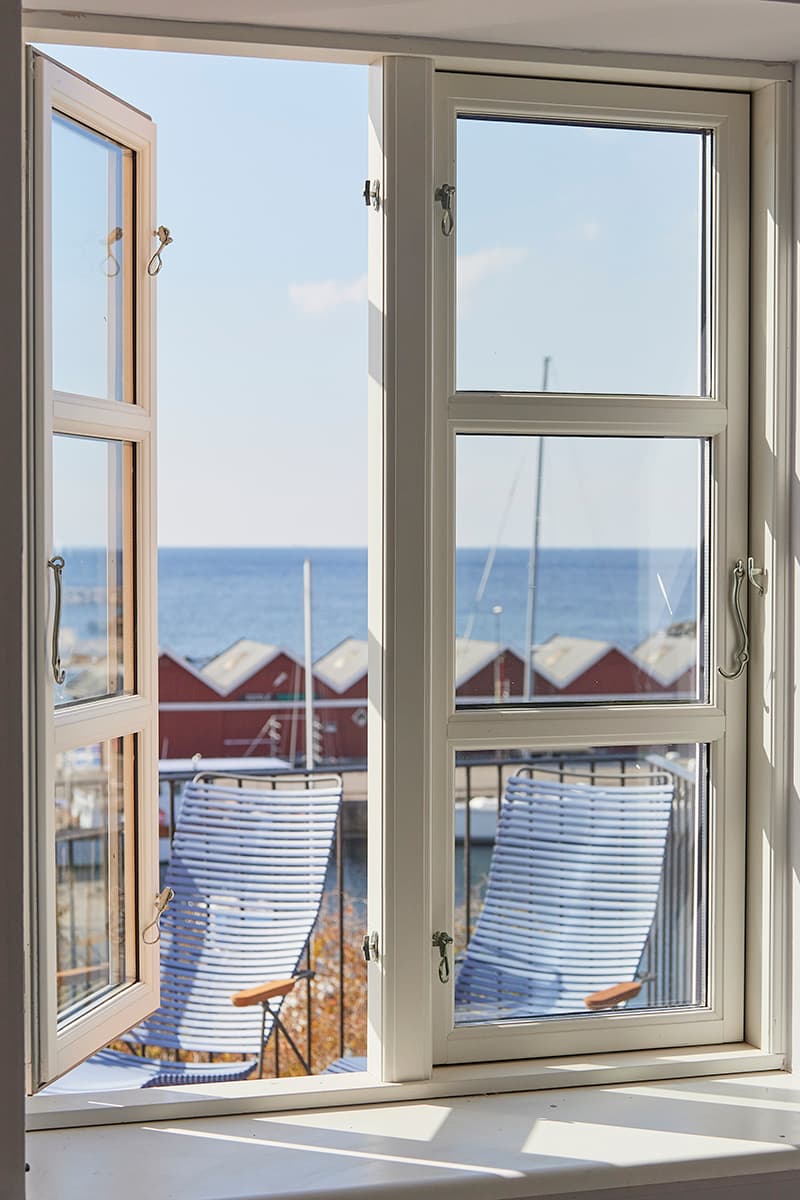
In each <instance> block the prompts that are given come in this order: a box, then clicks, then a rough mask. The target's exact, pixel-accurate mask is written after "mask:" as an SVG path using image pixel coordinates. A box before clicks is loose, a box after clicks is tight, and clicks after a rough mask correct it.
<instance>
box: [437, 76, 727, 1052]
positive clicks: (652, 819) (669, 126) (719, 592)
mask: <svg viewBox="0 0 800 1200" xmlns="http://www.w3.org/2000/svg"><path fill="white" fill-rule="evenodd" d="M436 88H437V100H436V107H437V113H438V119H437V126H436V151H435V153H436V168H435V170H436V185H437V187H438V188H439V189H440V191H439V193H438V194H439V196H440V200H441V209H440V215H441V226H440V228H439V229H438V230H437V235H436V244H435V260H434V275H435V282H434V287H435V301H434V313H435V314H436V316H435V319H434V320H435V323H434V330H435V338H434V341H435V350H434V354H435V383H434V395H433V399H432V410H433V417H432V421H433V461H434V462H438V463H441V464H447V466H446V468H442V469H439V470H437V471H436V472H435V474H434V477H433V483H432V495H433V506H434V522H433V529H434V537H433V543H432V549H431V572H432V580H433V620H432V630H431V644H432V646H433V656H434V658H433V661H434V669H433V680H432V688H433V704H432V710H433V714H434V720H433V729H432V735H431V736H432V747H431V749H432V755H433V761H434V780H435V783H434V787H433V794H432V798H431V804H432V806H433V807H434V808H436V809H439V808H442V807H443V808H444V811H443V812H442V813H441V815H440V816H439V818H438V823H437V834H435V835H434V837H435V841H434V848H433V855H434V861H437V862H439V863H441V864H442V869H441V870H440V871H435V872H434V874H433V887H434V912H435V913H436V916H437V919H436V920H435V921H434V926H435V928H436V929H438V930H445V931H447V932H449V933H450V934H451V935H452V936H454V938H455V943H454V946H453V948H452V949H453V954H454V974H455V983H454V984H452V983H451V982H450V981H449V980H448V982H447V985H445V986H442V984H441V983H440V982H439V981H438V979H437V980H435V981H434V984H433V1005H434V1061H435V1062H440V1063H453V1062H473V1061H476V1060H479V1059H491V1058H496V1059H508V1058H513V1057H518V1056H523V1057H536V1056H543V1055H547V1054H569V1053H578V1052H585V1051H590V1050H594V1051H599V1050H609V1049H631V1048H641V1047H646V1046H658V1045H685V1044H691V1043H698V1042H703V1043H710V1042H713V1041H729V1040H732V1039H738V1038H741V1036H742V1030H743V991H742V960H741V945H742V931H743V920H744V912H743V907H742V904H741V899H740V897H741V880H742V863H743V854H744V819H743V812H744V795H743V788H742V786H741V784H742V780H743V778H744V773H745V758H744V754H743V750H744V744H745V732H746V726H745V718H746V714H745V705H744V689H743V687H742V682H741V679H727V678H726V677H725V676H724V675H723V674H722V672H723V671H730V672H731V673H732V667H731V664H732V663H733V664H734V665H735V650H736V638H737V636H738V634H737V630H736V627H735V624H734V621H733V619H732V614H731V613H730V610H729V590H730V589H729V582H730V578H731V575H730V572H731V568H732V566H733V564H734V563H735V562H736V561H737V560H738V559H740V558H742V557H743V555H744V547H745V545H746V542H747V528H746V517H747V514H746V508H745V505H744V504H743V496H742V493H741V490H740V489H739V488H738V487H737V486H736V484H737V481H738V480H740V479H743V478H746V474H747V463H746V451H745V431H746V421H747V417H746V408H747V398H748V397H747V369H748V366H747V354H746V350H745V347H746V341H747V306H746V297H745V294H744V289H745V287H746V279H747V255H746V246H745V244H744V242H743V241H741V240H734V231H735V230H737V229H740V228H744V227H746V224H747V203H748V201H747V174H746V170H745V169H744V168H745V165H746V155H747V138H748V133H747V128H748V111H747V100H746V99H744V98H742V97H738V96H736V97H731V96H719V95H713V94H710V93H691V92H683V93H670V94H669V97H668V100H665V97H664V95H663V94H662V93H658V92H656V91H648V90H645V89H625V88H620V87H609V88H605V87H602V86H590V85H585V86H584V85H576V84H560V83H532V82H527V81H511V80H501V79H495V80H489V79H479V78H476V77H475V76H457V75H449V74H447V73H444V72H443V73H441V74H440V75H439V76H438V77H437V80H436ZM445 185H451V186H452V189H453V190H448V191H447V192H445V191H444V190H443V187H444V186H445ZM481 654H482V655H483V658H484V659H485V660H486V663H487V667H485V668H483V683H482V684H480V683H479V680H480V678H481V658H480V655H481ZM666 656H668V657H666ZM659 661H660V662H661V669H659ZM679 663H680V666H681V668H682V669H678V664H679ZM489 666H490V669H491V672H492V673H491V674H489V670H488V668H489ZM481 762H483V763H484V764H489V763H493V764H497V765H500V768H501V773H502V776H503V784H502V787H498V790H497V793H496V794H495V809H494V811H492V810H491V806H487V805H486V804H485V802H484V810H483V812H484V818H485V816H486V815H487V814H488V815H489V816H490V817H493V819H494V821H495V827H494V829H493V830H492V831H490V833H489V834H488V838H489V843H490V852H489V853H488V854H487V853H486V852H484V859H485V862H484V869H483V872H481V871H480V869H479V870H478V871H477V872H476V871H475V869H474V863H475V859H476V855H478V854H479V846H480V842H476V843H475V845H473V846H469V845H468V844H467V843H466V842H465V840H464V838H465V836H466V830H464V831H463V834H462V831H461V822H458V823H456V820H455V819H456V817H457V816H458V813H459V809H458V801H457V799H456V797H457V796H458V795H459V792H461V793H462V794H463V782H462V777H463V774H464V772H466V771H471V772H472V774H473V775H475V774H477V772H478V770H479V764H480V763H481ZM470 790H473V789H470ZM473 794H474V791H473ZM470 799H471V797H467V798H464V799H462V801H461V804H462V812H463V819H464V820H465V819H466V809H467V808H469V806H470ZM662 806H663V807H662ZM479 811H480V810H479ZM659 813H660V815H658V814H659ZM484 823H485V820H484ZM470 832H471V833H472V832H473V831H472V830H470ZM460 834H462V835H461V836H459V835H460ZM485 836H486V835H485ZM682 840H683V842H684V843H685V844H684V847H683V851H682V853H685V854H686V856H687V857H686V863H685V866H684V868H679V867H677V866H674V865H673V864H672V859H673V858H674V857H675V855H676V854H677V853H678V850H677V845H678V843H679V842H681V841H682ZM462 847H463V849H462ZM467 855H469V856H470V859H471V860H472V866H471V868H470V869H468V870H465V867H464V858H465V857H466V856H467ZM457 860H458V876H456V873H455V867H456V861H457ZM665 889H666V891H665ZM670 889H671V890H670ZM457 892H458V898H459V902H460V903H459V904H458V905H457V903H456V895H457ZM467 892H471V895H470V908H471V914H470V919H469V920H467V918H466V914H465V906H466V893H467ZM659 896H660V897H661V900H660V902H659ZM623 963H624V964H625V965H623ZM445 974H446V972H445ZM680 980H683V982H682V983H681V982H680ZM630 983H634V984H635V985H636V991H635V994H634V995H628V994H627V993H624V992H620V991H618V990H615V989H618V988H619V987H620V986H621V985H626V984H630ZM623 994H624V995H625V996H626V998H625V999H624V1000H623V1002H622V1003H621V1004H620V1003H617V1001H618V998H619V996H620V995H623Z"/></svg>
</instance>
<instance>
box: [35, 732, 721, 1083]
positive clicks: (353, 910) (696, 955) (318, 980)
mask: <svg viewBox="0 0 800 1200" xmlns="http://www.w3.org/2000/svg"><path fill="white" fill-rule="evenodd" d="M645 765H646V766H647V769H648V770H653V769H657V770H659V771H665V772H667V773H668V774H669V775H670V776H671V778H672V780H673V781H674V785H675V792H674V799H673V811H672V819H671V826H670V833H669V837H668V839H667V848H666V853H665V856H664V865H663V870H662V880H661V888H660V894H659V900H658V905H657V909H656V915H655V920H654V923H653V928H652V932H651V935H650V938H649V940H648V943H647V946H646V948H645V952H644V956H643V961H642V966H641V974H643V975H646V976H649V977H650V978H649V979H648V982H647V983H646V984H645V985H644V987H643V988H642V991H641V993H640V994H639V996H638V997H637V998H636V1000H635V1001H633V1002H632V1003H633V1004H636V1006H637V1007H638V1006H647V1007H666V1006H670V1007H671V1006H678V1005H686V1004H698V1003H702V1002H703V1000H704V997H703V980H704V978H705V948H706V929H705V925H704V923H703V921H702V920H700V919H699V916H698V914H702V913H704V912H705V874H706V873H705V869H704V864H705V857H706V822H705V817H704V811H703V805H702V804H700V803H698V802H697V796H696V786H695V773H694V771H693V770H691V769H689V768H687V767H686V766H685V765H682V763H681V761H679V760H673V759H672V758H669V759H668V758H664V757H659V756H657V755H649V756H642V754H641V753H639V754H637V753H636V752H635V751H631V752H630V753H627V754H622V755H620V753H619V752H617V753H616V754H615V755H613V756H612V755H598V753H597V752H595V753H594V755H592V756H590V755H588V754H587V755H580V754H577V755H576V754H571V755H570V756H569V758H566V757H564V758H558V757H548V758H547V759H545V758H543V757H541V756H539V757H537V758H536V759H535V761H534V760H531V759H528V760H527V761H526V759H525V758H524V757H523V756H521V755H517V756H513V757H512V756H509V755H507V754H504V755H502V756H501V755H473V754H470V755H462V756H460V758H459V761H458V762H457V765H456V796H455V803H456V879H455V889H456V914H455V925H456V929H455V932H456V942H457V945H460V947H461V948H462V949H463V947H464V945H465V944H466V942H467V941H468V939H469V936H470V934H471V932H472V931H473V929H474V926H475V921H476V919H477V917H478V915H479V913H480V907H481V904H482V902H483V895H484V892H485V886H486V877H487V873H488V866H489V862H490V859H491V851H492V846H493V842H494V826H495V824H496V817H497V813H498V812H499V811H500V808H501V806H502V803H503V795H504V791H505V785H506V780H507V779H508V777H509V775H511V774H513V773H514V772H516V771H518V770H519V769H520V767H522V766H527V769H529V770H532V771H533V772H534V774H535V773H536V771H537V769H538V770H546V771H547V772H548V775H549V777H550V778H552V775H553V772H555V773H556V775H557V776H558V777H560V778H561V779H568V778H584V779H587V780H588V781H590V782H591V781H595V780H597V779H599V778H600V777H601V776H608V775H609V773H610V772H613V773H614V775H615V778H616V779H617V780H618V781H621V782H622V783H623V785H624V783H625V781H626V779H630V780H631V782H632V781H633V779H634V777H636V778H637V779H641V768H642V766H645ZM262 770H263V768H262ZM318 770H319V771H322V772H326V773H327V772H329V771H330V768H325V767H320V768H319V769H318ZM336 770H337V772H338V773H339V774H341V775H342V777H343V781H344V799H343V804H342V807H341V810H340V816H339V820H338V823H337V829H336V835H335V845H334V852H333V855H332V858H331V863H330V864H329V869H328V875H327V879H326V884H325V892H324V896H323V902H322V906H321V910H320V916H319V919H318V921H317V925H316V926H315V928H314V931H313V933H312V936H311V938H310V940H309V944H308V948H307V952H306V958H305V962H304V964H303V965H304V966H305V967H306V968H307V969H309V970H314V971H315V972H316V977H315V979H314V981H313V982H309V983H307V984H306V985H305V986H304V987H303V988H302V989H300V988H298V989H296V991H295V993H293V994H292V995H291V996H290V997H289V998H288V999H287V1002H286V1004H285V1005H284V1009H283V1011H282V1017H283V1018H284V1020H285V1021H286V1023H287V1026H288V1027H289V1029H290V1032H291V1034H292V1036H293V1037H294V1039H295V1040H296V1041H297V1043H298V1045H299V1046H301V1047H302V1048H303V1049H304V1052H305V1056H306V1060H307V1061H308V1062H309V1063H311V1064H312V1068H313V1070H314V1071H315V1072H318V1071H322V1070H324V1069H325V1068H326V1066H327V1065H328V1064H329V1063H330V1062H331V1061H333V1060H334V1059H336V1058H339V1057H342V1056H344V1055H361V1054H364V1053H365V1052H366V964H365V963H364V961H363V958H362V955H361V948H360V943H361V936H362V934H363V932H364V929H365V919H366V766H365V764H363V763H356V764H351V765H349V766H343V765H342V764H337V766H336ZM236 772H237V774H240V773H242V760H241V759H238V760H236ZM245 772H246V768H245ZM193 773H194V772H193V770H192V771H190V770H186V769H174V768H170V766H169V763H168V761H167V762H164V763H162V770H161V776H160V793H161V795H160V804H161V830H160V832H161V835H162V836H161V848H162V869H163V868H164V867H165V866H166V863H167V861H168V858H169V852H170V845H171V838H172V834H173V831H174V828H175V822H176V819H177V818H178V816H179V813H180V803H181V793H182V790H183V787H184V786H185V784H186V782H187V781H188V780H189V779H190V778H191V777H192V775H193ZM252 773H253V774H254V775H257V774H258V773H259V772H258V769H257V768H254V769H253V771H252ZM291 773H292V774H293V775H298V774H300V775H302V774H304V772H303V771H302V770H300V771H298V770H297V769H292V771H291ZM223 777H224V774H223V773H222V772H220V778H223ZM103 856H104V831H103V830H102V829H75V828H67V829H62V830H61V831H60V832H59V834H58V836H57V862H58V872H57V876H58V883H59V902H60V904H61V905H62V906H66V907H67V910H68V911H67V914H66V920H62V923H61V927H62V928H64V929H68V930H69V938H68V943H67V945H65V947H64V950H65V952H66V954H65V955H62V956H61V957H60V961H59V966H60V979H59V991H60V998H61V999H62V1000H63V1002H64V1003H63V1004H62V1007H63V1006H65V1004H66V1003H68V1002H69V989H70V986H71V979H73V978H75V977H77V978H80V976H81V975H82V974H83V973H84V972H92V971H97V970H99V969H100V968H101V967H102V964H101V963H100V962H99V961H94V960H95V959H96V958H97V957H98V953H97V949H96V948H95V947H94V945H93V944H92V943H91V942H90V944H83V941H82V938H81V936H80V931H81V929H83V930H97V929H98V928H102V925H103V922H104V921H105V920H107V917H106V916H105V914H104V912H103V911H101V910H100V908H98V907H97V906H98V905H99V906H101V907H102V905H103V903H104V899H103V895H102V890H101V889H96V890H95V889H92V888H88V889H83V890H81V889H80V887H79V886H78V885H79V883H80V881H81V880H82V879H83V880H84V881H85V880H88V879H91V877H92V872H96V871H98V869H99V871H100V873H101V874H102V871H103V867H102V862H103ZM95 909H96V910H97V911H95ZM103 940H104V939H103V938H100V939H99V942H100V943H102V941H103ZM187 1057H191V1056H187ZM298 1070H299V1066H298V1063H297V1061H296V1059H295V1057H294V1055H292V1054H291V1053H290V1052H289V1049H288V1047H287V1045H286V1044H285V1039H282V1038H281V1036H280V1034H279V1031H278V1030H277V1028H276V1029H275V1031H274V1033H273V1036H272V1039H271V1045H270V1047H269V1052H268V1054H267V1056H266V1059H265V1070H264V1073H265V1075H274V1076H280V1075H285V1074H294V1073H297V1071H298Z"/></svg>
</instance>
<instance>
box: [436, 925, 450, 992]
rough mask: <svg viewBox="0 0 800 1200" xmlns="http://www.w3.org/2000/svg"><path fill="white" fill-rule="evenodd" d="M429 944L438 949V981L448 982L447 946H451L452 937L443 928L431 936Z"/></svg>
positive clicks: (448, 961) (448, 962)
mask: <svg viewBox="0 0 800 1200" xmlns="http://www.w3.org/2000/svg"><path fill="white" fill-rule="evenodd" d="M431 944H432V945H433V946H436V947H437V948H438V950H439V982H440V983H448V982H449V980H450V960H449V959H448V957H447V947H448V946H452V944H453V939H452V938H451V937H450V934H449V933H446V932H445V931H444V930H443V929H442V930H437V932H436V933H435V934H434V935H433V937H432V938H431Z"/></svg>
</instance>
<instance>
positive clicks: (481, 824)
mask: <svg viewBox="0 0 800 1200" xmlns="http://www.w3.org/2000/svg"><path fill="white" fill-rule="evenodd" d="M466 808H467V802H466V800H456V825H455V829H456V841H457V842H463V841H464V834H465V830H466ZM496 829H497V797H496V796H473V797H472V799H471V800H470V804H469V834H470V842H471V843H479V844H480V843H484V844H488V845H491V844H492V842H494V838H495V830H496Z"/></svg>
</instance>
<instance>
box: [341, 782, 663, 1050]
mask: <svg viewBox="0 0 800 1200" xmlns="http://www.w3.org/2000/svg"><path fill="white" fill-rule="evenodd" d="M567 769H568V768H567ZM536 773H537V776H539V777H534V775H533V773H532V769H531V768H523V769H522V770H521V771H519V772H518V773H517V774H516V775H512V776H510V778H509V779H508V781H507V783H506V788H505V795H504V798H503V804H502V807H501V810H500V814H499V817H498V823H497V834H496V838H495V844H494V852H493V854H492V862H491V867H490V869H489V877H488V881H487V886H486V897H485V900H484V903H483V908H482V909H481V913H480V916H479V917H478V920H477V923H476V925H475V930H474V932H473V934H472V938H471V939H470V942H469V945H468V946H467V948H466V950H465V952H464V954H463V957H461V958H460V960H459V961H458V962H457V963H456V977H455V1021H456V1024H457V1025H468V1024H478V1023H485V1022H487V1021H496V1020H502V1019H504V1018H506V1019H514V1018H516V1019H524V1018H531V1017H540V1016H552V1015H554V1014H557V1013H580V1012H584V1013H585V1012H586V1010H587V1009H590V1010H596V1009H597V1010H599V1009H604V1008H611V1007H615V1006H616V1005H618V1004H622V1003H625V1002H626V1001H627V1000H630V999H632V998H633V997H634V996H636V995H637V994H638V992H639V991H640V989H641V986H642V980H641V978H639V977H638V971H639V969H640V965H641V961H642V956H643V954H644V949H645V945H646V943H647V938H648V935H649V933H650V929H651V926H652V924H653V918H654V916H655V910H656V903H657V900H658V894H659V886H660V882H661V873H662V867H663V863H664V852H665V849H666V840H667V832H668V829H669V824H670V816H671V813H672V803H673V797H674V790H675V789H674V784H673V782H672V780H671V778H670V776H669V775H667V774H665V773H663V774H662V773H660V772H659V773H653V774H648V775H646V777H645V779H644V780H642V779H641V778H640V777H639V776H638V774H631V775H630V776H629V777H628V779H627V780H626V782H625V783H624V784H622V783H618V782H617V780H616V777H615V779H614V782H609V781H606V780H604V779H603V776H602V773H600V772H598V775H597V777H596V778H595V780H594V781H593V782H589V783H586V782H579V781H573V782H570V781H562V780H559V779H547V778H544V779H543V778H541V774H542V773H543V769H542V768H536ZM366 1068H367V1063H366V1059H365V1058H362V1057H353V1058H340V1059H337V1061H336V1062H334V1063H332V1064H331V1066H330V1067H328V1071H329V1072H333V1073H337V1072H341V1071H365V1070H366Z"/></svg>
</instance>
